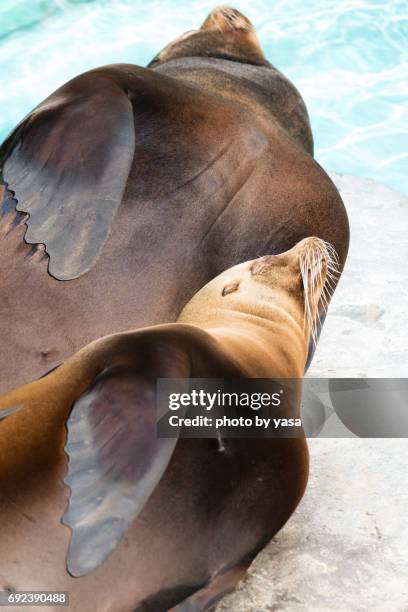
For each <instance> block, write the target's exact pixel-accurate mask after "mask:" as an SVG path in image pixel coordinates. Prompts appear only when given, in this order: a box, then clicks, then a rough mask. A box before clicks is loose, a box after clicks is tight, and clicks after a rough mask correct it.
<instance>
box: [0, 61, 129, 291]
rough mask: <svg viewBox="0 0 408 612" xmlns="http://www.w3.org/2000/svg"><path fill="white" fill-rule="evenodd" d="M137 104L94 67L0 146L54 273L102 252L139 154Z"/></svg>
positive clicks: (76, 272) (68, 271) (72, 274)
mask: <svg viewBox="0 0 408 612" xmlns="http://www.w3.org/2000/svg"><path fill="white" fill-rule="evenodd" d="M134 138H135V136H134V125H133V112H132V104H131V102H130V100H129V98H128V96H127V94H126V92H125V91H124V89H122V88H121V87H120V86H119V85H118V84H116V83H115V81H114V80H113V79H112V78H107V77H106V76H104V75H103V74H102V73H101V72H98V71H97V70H96V71H92V72H91V73H86V74H85V75H81V76H79V77H77V78H76V79H73V80H72V81H70V82H69V83H67V84H66V85H64V86H63V87H61V88H60V89H58V90H57V91H56V92H55V93H53V94H52V95H51V96H50V97H49V98H47V99H46V100H45V101H44V102H42V103H41V104H40V105H39V106H38V107H37V108H36V109H34V110H33V111H32V112H31V113H30V114H29V115H28V116H27V117H26V118H25V119H24V120H23V121H22V122H21V123H20V125H18V126H17V128H16V129H15V130H14V132H13V133H12V134H11V135H10V136H9V138H8V139H7V140H6V141H5V142H4V143H3V145H2V146H1V148H0V175H1V174H2V175H3V179H4V181H5V183H6V184H7V185H8V187H9V189H10V190H11V191H13V192H14V194H15V198H16V200H17V210H18V211H21V212H26V213H29V218H28V221H27V232H26V235H25V239H26V241H27V242H29V243H30V244H45V247H46V251H47V253H48V255H49V257H50V262H49V273H50V274H51V275H52V276H54V277H55V278H57V279H59V280H70V279H73V278H76V277H78V276H80V275H82V274H84V273H85V272H87V271H88V270H89V269H90V268H91V267H92V266H93V264H94V263H95V261H96V260H97V258H98V256H99V254H100V252H101V250H102V248H103V246H104V244H105V242H106V240H107V237H108V234H109V230H110V226H111V223H112V221H113V218H114V216H115V213H116V211H117V209H118V207H119V205H120V202H121V200H122V197H123V193H124V190H125V187H126V182H127V179H128V175H129V171H130V167H131V163H132V160H133V154H134Z"/></svg>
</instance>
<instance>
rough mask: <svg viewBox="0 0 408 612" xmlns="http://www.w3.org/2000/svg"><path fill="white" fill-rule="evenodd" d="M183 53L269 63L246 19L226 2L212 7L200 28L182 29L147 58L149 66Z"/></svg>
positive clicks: (262, 64) (261, 63) (264, 64)
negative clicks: (151, 56) (221, 5)
mask: <svg viewBox="0 0 408 612" xmlns="http://www.w3.org/2000/svg"><path fill="white" fill-rule="evenodd" d="M186 57H206V58H207V57H212V58H218V59H228V60H232V61H234V60H235V61H239V62H243V63H250V64H255V65H260V66H269V65H270V64H269V62H268V61H267V60H266V59H265V57H264V54H263V52H262V49H261V46H260V43H259V40H258V37H257V35H256V32H255V28H254V26H253V25H252V23H251V22H250V20H249V19H248V18H247V17H245V15H243V14H242V13H241V12H240V11H238V10H237V9H234V8H231V7H226V6H223V7H218V8H215V9H214V10H212V11H211V13H210V14H209V15H208V17H207V18H206V19H205V20H204V22H203V24H202V26H201V28H200V29H198V30H192V31H190V32H186V33H185V34H183V35H182V36H179V37H178V38H177V39H176V40H174V41H172V42H171V43H170V44H168V45H167V46H166V47H165V48H164V49H163V50H162V51H161V52H160V53H159V54H158V55H156V57H155V58H154V59H153V60H152V61H151V62H150V64H149V67H156V65H158V64H161V63H163V62H168V61H169V60H173V59H180V58H186Z"/></svg>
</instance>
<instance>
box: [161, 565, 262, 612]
mask: <svg viewBox="0 0 408 612" xmlns="http://www.w3.org/2000/svg"><path fill="white" fill-rule="evenodd" d="M251 560H252V559H247V560H246V561H242V562H241V563H239V564H238V565H234V566H233V567H231V568H229V569H227V570H224V571H222V572H220V573H219V574H217V575H216V576H214V578H212V579H211V580H210V581H209V582H208V583H207V584H206V586H205V587H203V588H202V589H200V590H199V591H197V592H196V593H194V594H193V595H190V597H188V598H187V599H185V600H184V601H182V602H181V603H180V604H178V605H177V606H176V607H174V608H171V610H169V612H204V611H207V612H209V611H212V610H215V607H216V605H217V603H218V602H219V601H220V600H221V599H222V598H223V597H224V595H227V594H228V593H231V591H233V590H234V589H235V587H236V586H237V584H238V582H239V581H240V580H242V578H243V577H244V576H245V574H246V571H247V569H248V567H249V565H250V563H251Z"/></svg>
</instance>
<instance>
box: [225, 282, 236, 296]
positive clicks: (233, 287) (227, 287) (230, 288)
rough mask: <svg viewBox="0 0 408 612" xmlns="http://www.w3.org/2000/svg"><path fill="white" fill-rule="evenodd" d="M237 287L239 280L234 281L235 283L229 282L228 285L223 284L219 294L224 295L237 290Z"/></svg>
mask: <svg viewBox="0 0 408 612" xmlns="http://www.w3.org/2000/svg"><path fill="white" fill-rule="evenodd" d="M238 289H239V282H238V281H235V283H230V284H229V285H225V287H224V289H223V290H222V294H221V295H222V296H223V297H224V295H228V294H229V293H233V292H234V291H238Z"/></svg>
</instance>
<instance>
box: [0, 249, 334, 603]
mask: <svg viewBox="0 0 408 612" xmlns="http://www.w3.org/2000/svg"><path fill="white" fill-rule="evenodd" d="M335 273H336V265H335V261H334V257H333V249H332V248H331V247H330V246H329V245H327V243H325V242H323V241H322V240H321V239H318V238H309V239H306V240H303V241H302V242H300V243H299V244H298V245H296V246H295V247H294V248H292V249H291V250H290V251H288V252H286V253H283V254H281V255H279V256H267V257H262V258H260V259H257V260H254V261H249V262H246V263H243V264H240V265H237V266H235V267H233V268H232V269H230V270H228V271H226V272H225V273H222V274H221V275H219V276H218V277H216V278H215V279H214V280H212V281H211V282H210V283H209V284H208V285H207V286H205V287H204V288H203V289H202V290H201V291H199V292H198V294H197V295H196V296H194V297H193V299H192V300H191V301H190V302H189V303H188V304H187V306H186V307H185V309H184V310H183V312H182V314H181V316H180V318H179V322H177V323H173V324H167V325H160V326H155V327H150V328H145V329H142V330H139V331H134V332H127V333H121V334H115V335H112V336H108V337H105V338H103V339H100V340H97V341H95V342H93V343H91V344H90V345H89V346H87V347H85V348H84V349H82V350H81V351H80V352H79V353H77V354H75V355H74V356H72V357H71V358H70V359H68V360H67V361H66V362H65V363H64V364H62V365H61V366H60V367H59V368H57V369H56V370H55V371H54V372H52V373H50V374H49V375H47V376H46V377H44V378H42V379H40V380H38V381H36V382H33V383H31V384H28V385H25V386H23V387H21V388H19V389H17V390H15V391H13V392H11V393H10V394H8V395H6V396H3V397H2V398H1V400H0V409H1V412H0V416H1V415H3V416H4V417H5V418H4V419H3V420H2V421H1V422H0V500H1V503H0V541H1V550H2V554H1V556H0V589H17V590H19V589H20V590H22V589H35V590H42V589H43V590H63V591H69V592H70V609H71V610H73V611H81V612H82V611H84V612H85V611H88V610H95V611H96V612H102V611H109V612H111V611H118V612H128V611H130V610H138V611H140V612H141V611H149V610H150V611H153V612H162V611H164V610H167V609H168V608H171V607H172V606H176V605H177V606H178V607H177V609H178V610H180V611H181V610H190V611H191V610H205V609H210V608H211V607H212V605H213V604H214V603H215V602H216V601H217V600H218V599H219V598H220V597H221V596H222V595H223V594H224V593H225V592H226V591H227V590H229V589H231V588H232V587H233V585H234V584H235V583H236V582H237V580H238V579H239V578H240V576H241V575H242V573H243V572H244V571H245V568H246V567H247V565H248V564H249V563H250V561H251V559H252V558H253V556H254V555H255V554H256V552H257V551H258V550H259V549H260V548H261V547H262V546H263V545H264V544H265V543H266V542H267V541H268V540H269V539H270V538H271V537H272V536H273V535H274V534H275V533H276V532H277V531H278V530H279V529H280V528H281V527H282V526H283V524H284V523H285V522H286V521H287V519H288V518H289V517H290V515H291V514H292V512H293V510H294V509H295V507H296V505H297V504H298V502H299V500H300V499H301V497H302V494H303V491H304V489H305V486H306V481H307V475H308V453H307V446H306V442H305V440H304V438H303V437H296V438H281V439H273V440H271V439H265V438H261V439H259V438H258V439H247V440H245V439H233V438H228V439H224V440H222V441H220V440H217V439H194V440H189V439H185V438H181V439H179V440H177V439H176V437H174V438H170V439H169V438H159V437H157V435H156V422H157V414H156V410H155V402H156V379H157V378H158V377H165V378H180V377H181V378H186V377H193V378H220V377H222V378H259V377H266V378H288V377H290V378H295V379H296V378H299V377H301V376H302V373H303V370H304V367H305V363H306V358H307V353H308V345H309V340H310V337H311V336H313V335H314V333H315V331H314V330H315V318H316V313H317V311H318V308H319V304H320V305H324V303H325V300H326V296H327V291H328V282H329V279H330V278H331V277H333V274H335ZM299 404H300V395H299V390H297V391H296V394H295V405H294V406H292V408H293V409H294V413H295V414H296V415H297V416H299ZM71 409H72V411H71ZM66 423H67V429H68V441H67V443H66ZM65 444H66V445H65ZM64 445H65V453H66V454H64ZM67 455H68V457H69V465H68V475H67V476H66V471H67ZM64 477H65V482H66V484H68V485H69V487H70V490H69V489H68V488H67V487H64V484H63V481H64ZM68 499H69V500H70V501H69V507H68V509H67V502H68ZM63 516H64V519H63V520H64V523H65V525H62V524H61V518H62V517H63ZM67 525H68V526H69V527H70V528H71V532H72V534H71V539H70V529H68V526H67ZM67 553H68V560H67V563H68V570H69V572H70V574H71V575H70V574H69V573H68V572H67V565H66V559H67ZM74 576H75V577H74Z"/></svg>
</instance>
